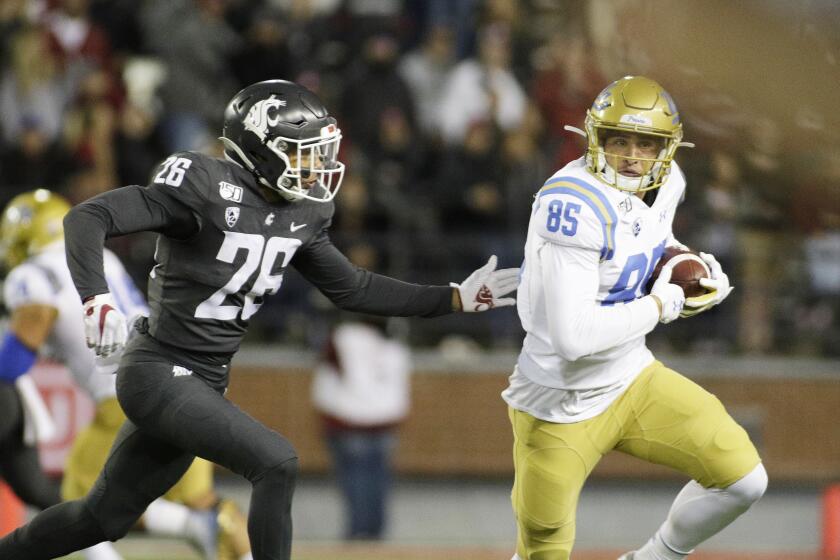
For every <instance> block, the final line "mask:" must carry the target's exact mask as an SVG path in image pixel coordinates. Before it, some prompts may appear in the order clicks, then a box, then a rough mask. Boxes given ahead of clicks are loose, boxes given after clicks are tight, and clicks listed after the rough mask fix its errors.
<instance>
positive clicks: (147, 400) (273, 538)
mask: <svg viewBox="0 0 840 560" xmlns="http://www.w3.org/2000/svg"><path fill="white" fill-rule="evenodd" d="M226 368H227V366H226V365H218V366H207V365H201V364H199V363H196V362H191V361H190V360H189V359H185V358H183V357H179V356H177V355H176V353H175V352H173V351H172V349H171V347H164V346H163V345H161V344H159V343H157V342H156V341H155V340H154V339H153V338H151V337H149V336H148V335H141V336H137V337H135V338H134V339H133V340H132V341H131V342H130V343H129V347H128V348H127V350H126V352H125V354H124V355H123V358H122V362H121V364H120V369H119V372H118V373H117V376H118V377H117V397H118V398H119V401H120V404H121V405H122V407H123V410H124V411H125V413H126V416H127V417H128V418H129V420H128V421H127V422H126V423H125V424H124V425H123V427H122V428H121V430H120V433H119V435H118V436H117V439H116V441H115V442H114V446H113V447H112V448H111V453H110V455H109V457H108V461H107V462H106V464H105V467H104V469H103V471H102V473H101V474H100V475H99V479H98V480H97V481H96V484H95V485H94V487H93V489H91V491H90V493H89V494H88V495H87V496H86V497H85V498H83V499H82V500H77V501H73V502H66V503H63V504H59V505H57V506H55V507H52V508H49V509H47V510H45V511H43V512H41V513H40V514H38V515H37V516H36V517H35V518H34V519H33V520H32V522H30V523H29V524H28V525H26V526H24V527H22V528H20V529H18V530H16V531H15V532H13V533H12V534H11V535H9V536H7V537H6V538H4V539H2V540H0V558H3V559H4V560H17V559H20V560H24V559H25V560H37V559H41V558H45V559H46V558H56V557H59V556H63V555H66V554H69V553H70V552H73V551H75V550H81V549H84V548H87V547H89V546H92V545H94V544H96V543H98V542H102V541H104V540H111V541H113V540H117V539H119V538H121V537H123V536H124V535H125V534H126V533H127V532H128V530H129V529H130V528H131V527H132V526H133V525H134V523H135V522H136V521H137V519H138V518H139V517H140V515H142V514H143V512H144V511H145V510H146V507H147V506H148V505H149V504H150V503H151V502H152V501H153V500H155V499H156V498H158V497H160V496H161V495H162V494H164V493H165V492H166V491H167V490H168V489H169V488H171V487H172V486H173V485H174V484H175V483H176V482H177V481H178V480H179V479H180V478H181V476H182V475H183V474H184V472H185V471H186V470H187V468H188V467H189V466H190V464H191V463H192V460H193V459H194V457H195V456H200V457H204V458H205V459H208V460H210V461H213V462H214V463H217V464H219V465H222V466H223V467H226V468H228V469H230V470H231V471H233V472H235V473H237V474H240V475H242V476H244V477H245V478H247V479H248V480H249V481H250V482H251V484H252V494H251V506H250V510H249V513H248V534H249V536H250V540H251V548H252V554H253V556H254V559H255V560H288V559H289V556H290V553H291V534H292V520H291V503H292V493H293V491H294V484H295V477H296V474H297V457H296V455H295V451H294V449H293V448H292V446H291V444H290V443H289V442H288V441H287V440H286V439H285V438H284V437H282V436H281V435H280V434H278V433H276V432H274V431H272V430H270V429H268V428H267V427H265V426H264V425H262V424H260V423H259V422H257V421H256V420H254V419H253V418H251V417H250V416H248V415H247V414H245V413H244V412H243V411H242V410H240V409H239V408H238V407H237V406H236V405H234V404H233V403H231V402H230V401H228V400H227V399H225V398H224V397H223V396H222V393H223V391H224V385H225V384H226V379H227V375H226ZM206 379H216V380H219V379H222V380H223V381H222V382H217V383H215V384H214V383H212V382H209V381H206Z"/></svg>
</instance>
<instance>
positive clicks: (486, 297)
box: [450, 255, 519, 312]
mask: <svg viewBox="0 0 840 560" xmlns="http://www.w3.org/2000/svg"><path fill="white" fill-rule="evenodd" d="M518 285H519V269H518V268H503V269H501V270H496V255H493V256H492V257H490V259H489V260H488V261H487V264H485V265H484V266H482V267H481V268H479V269H478V270H476V271H475V272H473V273H472V274H470V275H469V276H468V277H467V279H466V280H464V281H463V282H461V283H460V284H455V283H454V282H453V283H451V284H450V286H452V287H453V288H457V289H458V296H459V298H460V304H461V306H460V309H458V308H457V307H456V309H457V310H459V311H466V312H474V311H487V310H488V309H493V308H494V307H504V306H506V305H514V304H515V303H516V298H503V297H502V296H504V295H507V294H509V293H510V292H512V291H514V290H515V289H516V286H518Z"/></svg>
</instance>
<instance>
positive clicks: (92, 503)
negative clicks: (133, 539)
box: [85, 420, 194, 532]
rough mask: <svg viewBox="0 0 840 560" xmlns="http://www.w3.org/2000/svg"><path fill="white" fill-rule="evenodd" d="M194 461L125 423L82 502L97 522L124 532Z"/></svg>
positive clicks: (191, 456)
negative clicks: (84, 501)
mask: <svg viewBox="0 0 840 560" xmlns="http://www.w3.org/2000/svg"><path fill="white" fill-rule="evenodd" d="M193 458H194V456H193V455H192V454H190V453H189V452H186V451H184V450H183V449H181V448H180V447H178V446H176V445H173V444H171V443H170V442H168V441H165V440H162V439H160V438H158V437H156V436H154V435H151V434H149V433H146V432H145V431H144V430H141V429H140V428H138V427H137V426H136V425H135V424H133V423H132V422H131V421H130V420H127V421H126V422H124V423H123V425H122V427H121V428H120V430H119V433H118V434H117V438H116V440H115V441H114V445H113V446H112V448H111V452H110V453H109V455H108V459H107V460H106V461H105V466H104V467H103V469H102V472H101V473H100V475H99V477H98V478H97V479H96V482H95V483H94V486H93V488H92V489H91V491H90V492H89V493H88V495H87V497H86V498H85V500H86V502H87V504H88V506H89V508H90V509H91V511H92V512H93V513H94V515H95V516H96V517H97V519H98V520H99V521H100V523H107V524H109V525H111V526H113V525H116V526H118V527H121V528H124V529H126V530H127V527H130V526H131V525H132V524H133V523H134V522H135V521H136V520H137V519H138V518H139V517H140V515H141V514H142V513H143V512H144V511H145V510H146V507H148V505H149V504H150V503H152V502H153V501H154V500H155V499H157V498H159V497H160V496H162V495H163V494H164V493H165V492H166V491H167V490H169V489H170V488H171V487H172V486H174V485H175V483H176V482H178V480H179V479H180V478H181V476H182V475H183V474H184V473H185V472H186V470H187V469H188V468H189V466H190V464H191V463H192V460H193ZM117 532H118V531H117Z"/></svg>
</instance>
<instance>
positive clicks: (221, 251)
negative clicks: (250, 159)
mask: <svg viewBox="0 0 840 560" xmlns="http://www.w3.org/2000/svg"><path fill="white" fill-rule="evenodd" d="M149 187H150V189H151V190H152V192H153V193H154V195H153V196H156V197H157V198H158V200H163V199H164V198H165V197H169V198H173V199H175V200H177V201H178V202H180V203H182V204H183V205H184V206H187V207H188V208H189V209H190V210H191V211H192V213H193V215H194V216H195V220H196V222H197V223H198V228H199V229H198V231H197V232H196V233H195V234H193V235H191V236H189V237H187V238H186V239H177V238H173V237H169V236H165V235H163V236H160V237H159V238H158V241H157V246H156V249H155V267H154V269H153V270H152V271H151V274H150V278H149V306H150V308H151V316H150V318H149V333H150V334H151V335H152V336H154V337H155V338H156V339H158V340H161V341H164V342H165V341H169V340H177V341H178V343H179V344H180V345H184V346H186V347H188V348H191V349H194V350H203V351H214V352H220V351H221V352H230V351H235V350H236V348H237V347H238V345H239V339H240V338H241V337H242V336H243V335H244V334H245V331H246V329H247V327H248V321H249V320H250V318H251V317H252V316H253V315H254V313H256V311H257V310H258V309H259V308H260V306H261V305H262V303H263V301H264V299H265V297H266V296H268V295H270V294H273V293H275V292H276V291H277V290H278V289H279V288H280V285H281V284H282V282H283V272H284V271H285V269H286V267H287V266H289V263H290V262H291V260H292V258H293V257H294V255H295V253H296V252H297V251H298V250H299V249H300V248H301V247H305V246H307V245H308V244H309V243H310V242H311V241H312V240H313V239H314V238H315V237H316V235H317V234H318V233H320V232H321V230H322V229H324V228H325V227H326V226H327V225H328V224H329V222H330V218H331V217H332V212H333V204H332V203H331V202H330V203H318V202H313V201H309V200H301V201H299V202H295V203H289V202H286V201H284V200H279V201H278V202H274V203H272V202H269V201H268V200H266V198H265V196H264V195H263V194H262V193H261V192H260V189H259V187H258V186H257V184H256V182H255V181H254V178H253V176H252V175H251V174H250V173H249V172H247V171H246V170H244V169H242V168H241V167H239V166H238V165H236V164H234V163H231V162H229V161H226V160H221V159H214V158H210V157H207V156H204V155H201V154H196V153H181V154H176V155H173V156H171V157H169V158H168V159H167V160H166V161H164V162H163V163H162V164H161V165H160V166H159V167H158V169H157V170H156V172H155V174H154V176H153V179H152V183H151V184H150V185H149Z"/></svg>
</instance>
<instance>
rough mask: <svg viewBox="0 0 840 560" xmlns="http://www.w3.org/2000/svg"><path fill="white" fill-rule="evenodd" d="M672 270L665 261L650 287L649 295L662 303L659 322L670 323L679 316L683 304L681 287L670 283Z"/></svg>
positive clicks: (683, 297)
mask: <svg viewBox="0 0 840 560" xmlns="http://www.w3.org/2000/svg"><path fill="white" fill-rule="evenodd" d="M672 270H673V266H668V264H667V263H666V264H665V265H664V266H663V267H662V272H660V273H659V277H658V278H657V279H656V282H654V283H653V287H652V288H651V289H650V295H652V296H656V297H657V298H659V302H660V303H661V304H662V309H661V310H660V312H659V322H660V323H670V322H671V321H673V320H674V319H676V318H677V317H679V316H680V312H681V311H682V310H683V306H684V305H685V292H683V289H682V287H680V286H677V285H676V284H671V272H672Z"/></svg>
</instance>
